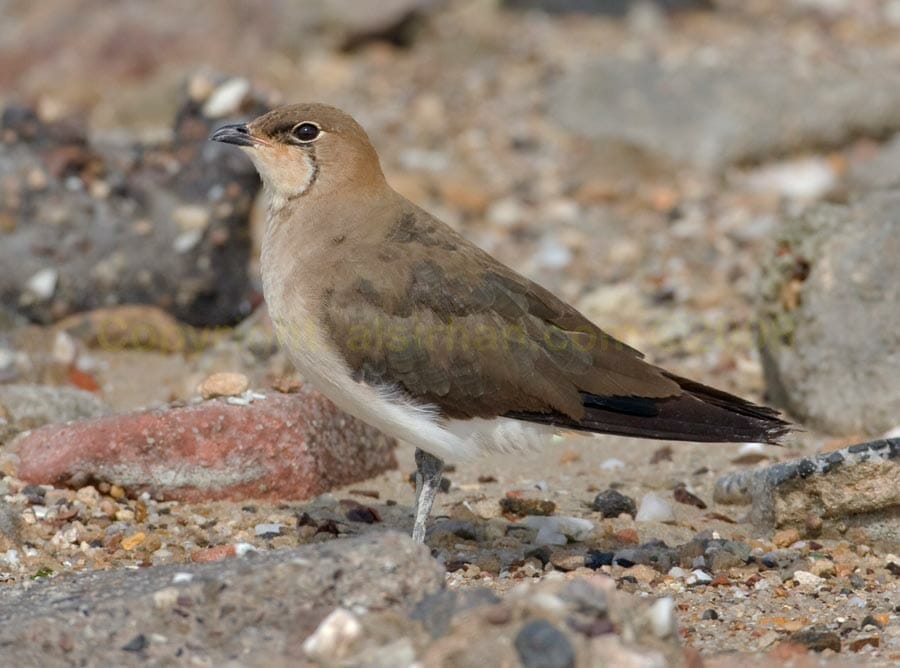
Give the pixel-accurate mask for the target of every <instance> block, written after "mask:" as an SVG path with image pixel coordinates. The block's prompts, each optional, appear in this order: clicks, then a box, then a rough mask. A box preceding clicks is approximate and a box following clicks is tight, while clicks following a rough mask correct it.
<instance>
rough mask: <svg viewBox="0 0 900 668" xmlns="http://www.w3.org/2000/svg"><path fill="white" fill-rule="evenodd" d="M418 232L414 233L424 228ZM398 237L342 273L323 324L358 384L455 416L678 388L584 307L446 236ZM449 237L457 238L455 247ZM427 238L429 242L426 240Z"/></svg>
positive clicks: (576, 414)
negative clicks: (376, 257)
mask: <svg viewBox="0 0 900 668" xmlns="http://www.w3.org/2000/svg"><path fill="white" fill-rule="evenodd" d="M410 224H415V221H413V223H410ZM428 229H429V230H430V235H431V236H428V235H426V234H424V232H423V231H422V230H414V231H415V232H416V233H415V234H405V235H403V236H400V237H399V238H398V239H388V240H387V242H384V245H383V246H382V253H381V255H382V258H386V259H389V260H390V261H387V262H384V263H382V264H381V265H378V266H377V267H376V266H374V265H373V264H372V263H369V262H359V263H351V264H349V265H348V266H347V267H345V268H342V269H341V271H340V272H339V273H340V275H339V276H337V277H336V281H335V283H334V287H333V289H331V290H330V291H329V293H328V294H327V295H326V297H325V299H324V300H323V304H322V308H323V314H322V315H323V321H324V322H325V323H326V326H327V328H328V330H329V334H330V340H332V341H333V342H334V344H335V345H336V346H337V348H338V350H339V351H340V353H341V354H342V356H343V358H344V360H345V361H346V363H347V364H348V366H349V367H350V369H351V371H352V372H353V374H354V375H355V377H356V379H357V380H359V381H361V382H367V383H371V384H375V385H385V386H390V387H394V388H397V389H399V390H401V391H403V392H405V393H406V394H407V395H408V396H409V397H410V398H412V399H414V400H416V401H419V402H422V403H427V404H432V405H435V406H437V407H438V408H439V409H440V410H441V412H442V414H443V415H444V416H445V417H448V418H463V419H465V418H473V417H494V416H500V415H506V414H508V413H523V412H536V413H558V414H562V415H565V416H568V417H570V418H572V419H574V420H579V419H581V417H582V416H583V415H584V411H585V407H584V405H583V404H584V397H583V395H584V394H585V393H589V394H591V395H594V396H596V397H610V398H617V397H623V398H629V397H647V398H664V397H670V396H676V395H678V394H680V392H681V389H680V387H679V385H678V383H676V382H675V381H673V380H672V379H670V378H668V377H666V376H665V375H663V373H662V372H661V371H660V370H659V369H657V368H656V367H654V366H652V365H650V364H647V363H646V362H643V361H642V360H641V355H640V353H638V352H637V351H636V350H634V349H632V348H629V347H628V346H626V345H624V344H622V343H620V342H618V341H616V340H615V339H613V338H612V337H611V336H609V335H607V334H605V333H604V332H602V331H601V330H600V329H599V328H597V327H596V326H594V325H593V324H592V323H590V322H589V321H588V320H587V319H586V318H585V317H584V316H582V315H581V314H580V313H578V312H577V311H576V310H575V309H573V308H572V307H570V306H568V305H567V304H565V303H564V302H562V301H561V300H559V299H557V298H556V297H554V296H553V295H552V294H551V293H550V292H548V291H547V290H544V289H543V288H541V287H540V286H538V285H536V284H534V283H532V282H531V281H529V280H527V279H525V278H524V277H522V276H519V275H518V274H516V273H515V272H513V271H512V270H510V269H508V268H507V267H505V266H503V265H502V264H500V263H499V262H497V261H496V260H493V258H491V257H490V256H488V255H487V254H485V253H483V252H482V251H480V250H479V249H477V248H476V247H474V246H472V245H471V244H469V243H468V242H466V241H465V240H464V239H462V238H461V237H459V236H457V235H455V233H453V232H452V231H451V230H449V229H447V228H443V227H440V228H428ZM444 237H446V238H444ZM423 240H424V242H423Z"/></svg>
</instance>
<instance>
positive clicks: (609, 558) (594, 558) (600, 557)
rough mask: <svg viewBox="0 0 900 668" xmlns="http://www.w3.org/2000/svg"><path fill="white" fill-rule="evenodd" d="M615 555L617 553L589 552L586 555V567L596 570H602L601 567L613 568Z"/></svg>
mask: <svg viewBox="0 0 900 668" xmlns="http://www.w3.org/2000/svg"><path fill="white" fill-rule="evenodd" d="M615 555H616V553H615V552H601V551H599V550H589V551H588V553H587V554H586V555H584V565H585V566H586V567H587V568H593V569H594V570H596V569H598V568H600V567H601V566H612V563H613V558H614V557H615Z"/></svg>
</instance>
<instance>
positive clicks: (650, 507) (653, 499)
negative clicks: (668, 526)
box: [634, 492, 675, 522]
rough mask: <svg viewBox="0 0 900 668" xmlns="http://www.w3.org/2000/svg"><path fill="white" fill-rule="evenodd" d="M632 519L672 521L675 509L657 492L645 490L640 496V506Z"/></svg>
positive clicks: (638, 520) (639, 520)
mask: <svg viewBox="0 0 900 668" xmlns="http://www.w3.org/2000/svg"><path fill="white" fill-rule="evenodd" d="M634 519H635V521H636V522H674V521H675V511H673V510H672V506H670V505H669V504H668V503H667V502H666V500H665V499H663V498H662V497H661V496H660V495H659V494H656V493H654V492H647V493H646V494H644V496H643V498H641V507H640V508H639V509H638V512H637V515H635V517H634Z"/></svg>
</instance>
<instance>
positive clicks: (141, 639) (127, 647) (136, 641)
mask: <svg viewBox="0 0 900 668" xmlns="http://www.w3.org/2000/svg"><path fill="white" fill-rule="evenodd" d="M149 644H150V642H149V641H148V640H147V636H145V635H144V634H143V633H139V634H138V635H136V636H135V637H134V638H132V639H131V640H129V641H128V642H127V643H125V644H124V645H122V650H123V651H125V652H141V651H143V650H145V649H147V645H149Z"/></svg>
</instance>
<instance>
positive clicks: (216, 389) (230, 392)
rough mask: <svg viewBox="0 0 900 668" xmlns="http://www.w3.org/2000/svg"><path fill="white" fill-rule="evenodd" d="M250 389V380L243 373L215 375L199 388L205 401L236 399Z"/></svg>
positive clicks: (198, 390)
mask: <svg viewBox="0 0 900 668" xmlns="http://www.w3.org/2000/svg"><path fill="white" fill-rule="evenodd" d="M249 388H250V380H249V379H248V378H247V376H245V375H244V374H242V373H229V372H223V373H214V374H213V375H211V376H209V377H208V378H206V379H205V380H204V381H203V382H202V383H200V385H198V386H197V392H199V393H200V396H201V397H203V398H204V399H214V398H216V397H234V396H238V395H240V394H243V393H244V392H246V391H247V390H248V389H249Z"/></svg>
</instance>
